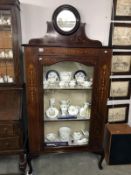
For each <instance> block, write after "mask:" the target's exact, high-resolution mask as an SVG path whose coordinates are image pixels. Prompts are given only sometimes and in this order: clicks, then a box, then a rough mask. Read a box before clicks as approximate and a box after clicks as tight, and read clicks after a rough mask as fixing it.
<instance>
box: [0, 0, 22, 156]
mask: <svg viewBox="0 0 131 175" xmlns="http://www.w3.org/2000/svg"><path fill="white" fill-rule="evenodd" d="M21 56H22V55H21V25H20V4H19V1H17V0H11V1H10V0H2V1H0V154H4V155H5V154H21V155H23V152H24V151H23V129H22V103H23V102H22V98H23V97H22V96H23V84H22V83H23V82H22V57H21Z"/></svg>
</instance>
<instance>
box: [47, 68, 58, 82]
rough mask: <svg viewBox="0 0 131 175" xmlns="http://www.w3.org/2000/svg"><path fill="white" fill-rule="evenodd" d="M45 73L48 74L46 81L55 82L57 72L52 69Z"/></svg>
mask: <svg viewBox="0 0 131 175" xmlns="http://www.w3.org/2000/svg"><path fill="white" fill-rule="evenodd" d="M47 74H48V77H47V81H48V83H49V84H55V83H56V82H57V81H58V80H59V77H58V75H57V72H55V71H53V70H52V71H50V72H49V73H47Z"/></svg>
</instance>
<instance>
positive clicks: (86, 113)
mask: <svg viewBox="0 0 131 175" xmlns="http://www.w3.org/2000/svg"><path fill="white" fill-rule="evenodd" d="M79 115H80V117H82V118H87V117H88V118H89V117H90V110H89V103H88V102H86V103H84V106H83V107H81V108H80V113H79Z"/></svg>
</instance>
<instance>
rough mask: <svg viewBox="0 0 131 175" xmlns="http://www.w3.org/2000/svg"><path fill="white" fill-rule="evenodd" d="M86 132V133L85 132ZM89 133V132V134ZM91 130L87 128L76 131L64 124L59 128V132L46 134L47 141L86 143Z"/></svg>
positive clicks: (74, 143) (70, 143) (73, 143)
mask: <svg viewBox="0 0 131 175" xmlns="http://www.w3.org/2000/svg"><path fill="white" fill-rule="evenodd" d="M83 132H84V133H86V135H85V134H83ZM87 133H88V134H87ZM88 138H89V132H88V131H87V130H86V131H84V130H82V131H74V132H72V130H71V128H69V127H66V126H63V127H60V128H59V130H58V134H55V133H53V132H52V133H48V134H47V135H46V141H47V142H68V144H69V145H84V144H87V143H88Z"/></svg>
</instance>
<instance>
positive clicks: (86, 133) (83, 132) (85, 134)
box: [81, 129, 89, 138]
mask: <svg viewBox="0 0 131 175" xmlns="http://www.w3.org/2000/svg"><path fill="white" fill-rule="evenodd" d="M81 132H82V134H83V135H84V136H85V137H86V138H88V137H89V131H87V130H83V129H81Z"/></svg>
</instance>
